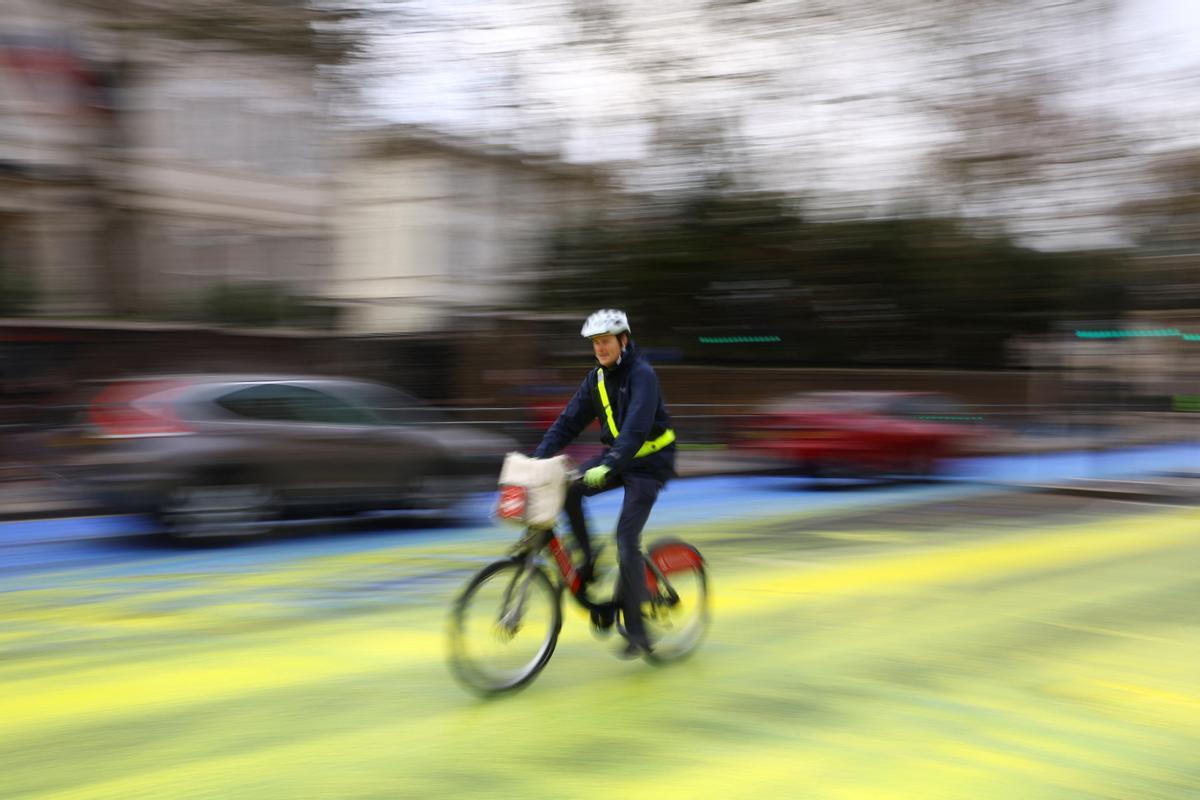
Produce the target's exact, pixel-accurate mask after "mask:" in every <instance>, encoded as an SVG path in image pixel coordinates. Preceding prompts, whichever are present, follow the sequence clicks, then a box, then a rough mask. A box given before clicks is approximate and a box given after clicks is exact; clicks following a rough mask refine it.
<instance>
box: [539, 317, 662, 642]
mask: <svg viewBox="0 0 1200 800" xmlns="http://www.w3.org/2000/svg"><path fill="white" fill-rule="evenodd" d="M580 332H581V334H582V335H583V337H584V338H585V339H590V340H591V342H592V352H593V353H594V354H595V356H596V362H597V366H596V368H595V369H593V370H591V371H589V372H588V374H587V376H586V377H585V378H584V379H583V383H581V384H580V386H579V389H578V390H577V391H576V392H575V396H574V397H572V398H571V401H570V402H569V403H568V404H567V407H566V408H565V409H563V411H562V413H561V414H559V415H558V419H557V420H555V422H554V424H553V425H551V426H550V428H549V430H547V431H546V435H545V436H544V437H543V438H542V442H541V444H540V445H538V448H537V450H536V451H535V452H534V456H535V457H537V458H549V457H551V456H553V455H555V454H556V453H558V452H559V451H560V450H562V449H563V448H564V447H566V446H567V445H568V444H570V443H571V442H572V441H574V440H575V438H576V437H577V436H579V434H581V433H583V431H584V429H585V428H586V427H587V426H588V424H589V423H591V421H592V420H593V419H596V418H597V417H598V418H599V419H600V440H601V442H603V443H604V444H605V445H607V447H606V449H605V451H604V453H603V454H602V455H600V456H598V457H597V458H595V459H592V460H590V461H588V462H586V463H584V464H583V465H582V468H583V470H584V473H583V482H582V483H575V484H572V486H571V488H570V489H569V490H568V492H567V499H566V505H565V511H566V513H567V518H568V520H569V521H570V523H571V532H572V534H573V535H574V537H575V540H576V541H577V542H578V544H579V549H580V552H581V555H582V559H583V563H582V566H581V568H580V570H579V574H580V577H581V578H582V579H583V580H584V581H585V582H588V581H590V580H591V579H592V577H593V571H594V566H595V553H594V551H593V549H592V544H591V540H590V538H589V536H588V530H587V520H586V518H585V516H584V513H583V498H584V497H585V496H591V495H594V494H599V493H600V492H606V491H609V490H610V489H615V488H617V487H618V486H621V487H624V489H625V499H624V503H623V504H622V506H621V517H620V519H619V520H618V522H617V532H616V537H617V554H618V557H619V563H620V576H621V578H620V586H621V589H620V595H621V601H622V603H621V604H622V611H623V613H624V618H625V632H626V638H627V639H628V640H629V641H628V645H627V647H626V648H625V650H624V652H623V653H622V655H624V656H626V657H630V658H633V657H636V656H638V655H640V654H641V652H642V651H646V652H649V651H650V642H649V640H648V638H647V636H646V627H645V623H644V621H643V620H642V613H641V609H642V603H643V602H645V601H646V600H648V597H647V587H646V579H645V567H644V564H643V561H642V553H641V536H642V528H643V527H644V526H645V524H646V519H647V518H648V517H649V516H650V509H651V508H653V507H654V501H655V500H656V499H657V498H658V493H659V491H661V490H662V487H663V486H664V485H665V484H666V482H667V481H668V480H670V479H671V478H673V477H674V476H675V432H674V431H673V430H671V417H670V415H669V414H668V413H667V408H666V405H665V404H664V403H663V398H662V390H661V389H660V387H659V384H658V376H657V375H655V374H654V369H653V368H652V367H651V366H650V362H649V361H647V360H646V359H645V358H643V357H642V356H641V354H640V353H639V352H638V349H637V346H636V345H635V344H634V343H633V340H632V339H631V338H630V335H631V333H632V332H631V331H630V328H629V319H628V318H627V317H626V316H625V313H624V312H623V311H618V310H616V309H612V308H606V309H601V310H599V311H597V312H595V313H594V314H592V315H591V316H589V317H588V318H587V320H585V321H584V323H583V329H582V330H581V331H580ZM593 621H594V622H596V623H597V624H598V625H599V626H601V627H605V628H606V627H609V626H611V624H612V617H611V614H610V615H608V616H607V617H604V616H601V617H599V618H595V617H594V618H593Z"/></svg>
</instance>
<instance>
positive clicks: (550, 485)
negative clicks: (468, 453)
mask: <svg viewBox="0 0 1200 800" xmlns="http://www.w3.org/2000/svg"><path fill="white" fill-rule="evenodd" d="M573 470H574V466H573V464H572V463H571V459H569V458H567V457H566V456H555V457H554V458H529V457H528V456H524V455H522V454H521V453H509V454H508V455H506V456H505V457H504V466H503V467H501V468H500V496H499V497H498V498H497V500H496V517H497V518H498V519H500V520H503V521H504V522H510V523H512V524H514V525H521V526H523V527H529V528H552V527H554V524H555V523H556V522H558V515H559V514H560V513H561V512H562V508H563V503H564V502H566V499H567V484H568V483H570V482H571V478H572V475H573Z"/></svg>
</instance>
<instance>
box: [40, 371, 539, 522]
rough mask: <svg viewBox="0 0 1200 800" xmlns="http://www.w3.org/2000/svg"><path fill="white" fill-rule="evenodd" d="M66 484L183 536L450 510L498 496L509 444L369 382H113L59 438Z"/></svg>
mask: <svg viewBox="0 0 1200 800" xmlns="http://www.w3.org/2000/svg"><path fill="white" fill-rule="evenodd" d="M57 443H58V444H59V445H60V447H61V448H62V449H61V452H62V453H63V457H62V458H60V459H57V460H58V462H59V464H60V466H59V471H60V474H62V475H63V476H65V477H66V478H67V479H68V480H69V481H71V482H72V483H74V484H75V485H76V486H77V487H79V488H80V489H82V490H83V491H84V492H86V493H88V494H90V495H91V496H93V497H96V498H99V499H100V500H101V501H102V502H104V503H105V504H106V505H107V506H108V507H109V508H111V509H113V510H114V511H119V512H125V513H129V512H135V513H149V514H153V515H154V516H155V517H157V518H158V519H159V520H160V522H161V523H162V526H163V529H164V530H165V531H167V532H168V533H171V534H172V535H175V536H180V537H194V536H208V535H222V536H223V535H228V534H231V533H261V532H264V531H266V530H269V529H270V528H271V526H272V523H274V522H276V521H278V520H279V519H281V518H286V517H294V516H311V515H313V514H331V513H332V514H352V513H357V512H362V511H369V510H380V509H400V508H420V509H444V508H446V507H448V506H450V505H451V504H453V503H454V502H455V501H456V500H458V499H460V498H461V497H463V496H464V495H465V494H467V493H469V492H471V491H476V490H482V489H487V488H492V487H494V486H495V481H496V478H497V475H498V474H499V470H500V464H501V462H502V460H503V455H504V453H505V452H506V451H508V450H511V449H515V447H516V444H515V442H514V441H513V440H512V439H510V438H508V437H506V436H502V435H499V434H496V433H493V432H490V431H486V430H482V429H480V428H478V427H468V426H465V425H460V424H455V423H453V422H452V421H451V420H449V419H448V418H446V417H445V416H443V415H442V414H440V413H438V412H436V411H433V410H430V409H428V408H427V407H425V406H423V405H422V404H421V403H420V402H419V401H417V400H416V399H415V398H413V397H411V396H409V395H407V394H405V393H403V392H401V391H399V390H397V389H394V388H391V387H389V386H385V385H383V384H379V383H372V382H368V381H360V380H349V379H340V378H324V377H264V376H244V375H189V376H178V377H154V378H139V379H129V380H118V381H115V382H113V383H111V384H109V385H107V386H106V387H104V388H103V389H102V390H101V391H100V392H99V393H98V394H97V395H96V396H95V397H93V398H92V399H91V400H90V402H88V404H87V405H86V410H85V411H84V412H83V414H82V418H81V419H80V424H79V425H78V426H77V427H75V428H73V429H71V430H69V431H64V432H62V433H61V434H60V435H59V436H58V439H57Z"/></svg>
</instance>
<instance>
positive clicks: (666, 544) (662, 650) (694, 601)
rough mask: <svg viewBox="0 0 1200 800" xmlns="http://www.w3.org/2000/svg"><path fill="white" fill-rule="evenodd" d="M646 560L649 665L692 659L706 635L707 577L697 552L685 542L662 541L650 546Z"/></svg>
mask: <svg viewBox="0 0 1200 800" xmlns="http://www.w3.org/2000/svg"><path fill="white" fill-rule="evenodd" d="M647 557H648V559H649V560H650V561H652V562H653V563H654V565H655V566H656V567H657V568H658V572H659V573H661V574H662V577H663V579H665V581H666V582H665V583H664V581H663V580H662V579H660V578H659V577H658V575H657V574H655V572H654V570H652V569H651V568H650V567H649V566H647V568H646V580H647V582H648V583H649V585H650V597H651V604H650V608H649V609H648V613H646V614H645V619H646V633H647V635H648V636H649V637H650V643H651V645H652V646H653V648H654V650H653V652H652V653H649V654H647V656H646V658H647V660H649V661H653V662H658V663H666V662H669V661H678V660H680V659H682V658H686V657H687V656H689V655H691V653H693V652H694V651H695V650H696V648H697V647H699V646H700V643H701V642H702V641H703V640H704V635H705V633H706V632H707V631H708V621H709V612H708V576H707V574H706V573H705V570H704V558H703V557H702V556H701V555H700V551H699V550H697V549H696V548H694V547H692V546H691V545H690V544H687V543H686V542H681V541H678V540H674V539H664V540H661V541H658V542H655V543H654V544H652V545H651V546H650V547H649V549H648V550H647Z"/></svg>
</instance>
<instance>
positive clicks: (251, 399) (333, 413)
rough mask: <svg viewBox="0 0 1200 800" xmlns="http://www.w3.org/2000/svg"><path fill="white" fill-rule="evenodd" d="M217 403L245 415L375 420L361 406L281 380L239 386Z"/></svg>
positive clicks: (331, 422) (287, 419)
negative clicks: (278, 381) (244, 386)
mask: <svg viewBox="0 0 1200 800" xmlns="http://www.w3.org/2000/svg"><path fill="white" fill-rule="evenodd" d="M217 405H219V406H220V407H221V408H224V409H225V410H227V411H230V412H232V413H234V414H237V415H238V416H239V417H245V418H247V419H257V420H271V421H275V422H301V423H313V424H321V425H375V424H378V421H377V420H375V419H374V418H373V417H372V416H371V415H370V414H369V413H368V412H366V411H365V410H363V409H361V408H355V407H354V406H352V405H350V404H349V403H346V402H344V401H342V400H339V399H338V398H336V397H331V396H329V395H327V394H325V393H324V392H318V391H316V390H315V389H306V388H304V387H302V386H289V385H287V384H281V383H267V384H260V385H258V386H251V387H248V388H246V389H239V390H237V391H234V392H231V393H229V394H227V395H224V396H223V397H221V398H219V399H218V400H217Z"/></svg>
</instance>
